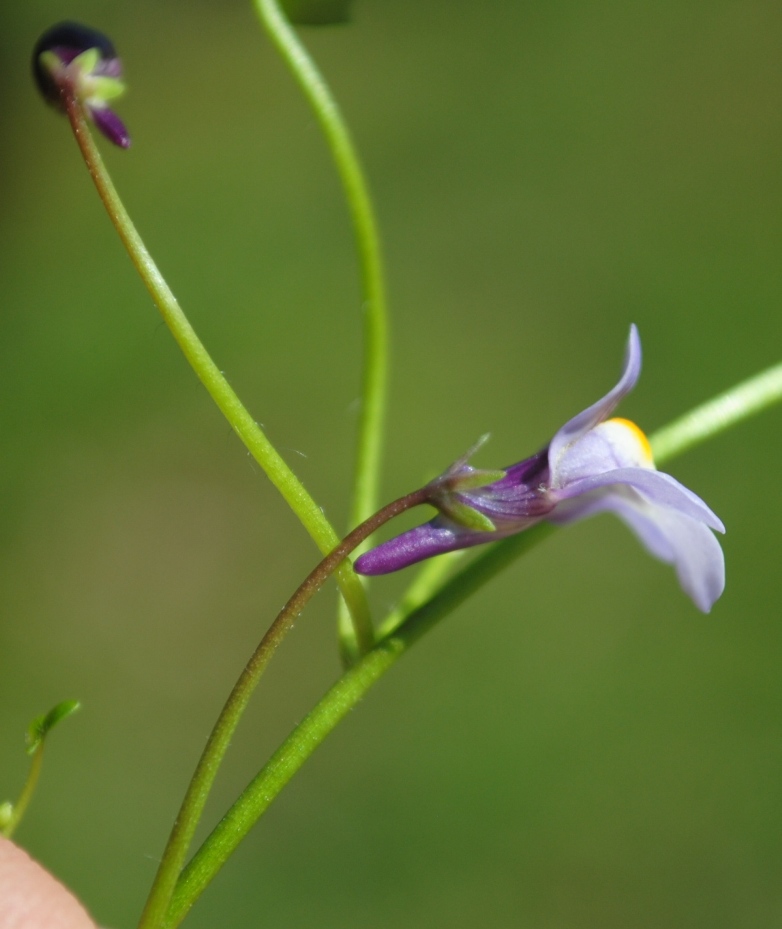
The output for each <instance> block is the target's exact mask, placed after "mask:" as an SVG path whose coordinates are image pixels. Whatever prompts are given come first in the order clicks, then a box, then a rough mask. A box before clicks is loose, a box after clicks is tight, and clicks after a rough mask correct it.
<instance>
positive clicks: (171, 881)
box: [139, 487, 429, 929]
mask: <svg viewBox="0 0 782 929" xmlns="http://www.w3.org/2000/svg"><path fill="white" fill-rule="evenodd" d="M428 497H429V489H428V488H427V487H424V488H422V489H421V490H417V491H414V492H413V493H411V494H407V495H406V496H404V497H400V498H399V499H398V500H395V501H394V502H393V503H389V504H388V505H387V506H384V507H383V508H382V509H381V510H379V511H378V512H377V513H375V514H374V515H373V516H371V517H370V518H369V519H367V520H365V521H364V522H363V523H362V524H361V525H360V526H358V527H357V528H356V529H354V530H353V532H351V533H350V534H349V535H348V536H346V537H345V538H344V539H343V540H342V541H341V542H340V543H339V545H337V547H336V548H335V549H334V550H333V551H332V552H330V554H328V555H327V556H326V557H325V558H324V559H323V560H322V561H321V562H320V564H318V565H317V567H315V568H314V569H313V570H312V571H311V572H310V574H309V575H308V576H307V577H306V578H305V580H304V581H303V582H302V583H301V584H300V586H299V587H298V589H297V590H296V592H295V593H294V594H293V596H292V597H291V598H290V599H289V600H288V602H287V603H286V604H285V606H284V607H283V608H282V610H280V612H279V613H278V614H277V617H276V619H275V620H274V622H273V623H272V624H271V626H270V627H269V629H268V630H267V632H266V634H265V635H264V637H263V639H262V640H261V642H260V644H259V645H258V648H257V649H256V650H255V652H254V653H253V656H252V657H251V658H250V660H249V661H248V662H247V665H246V667H245V669H244V671H242V673H241V675H240V677H239V680H238V681H237V682H236V684H235V685H234V688H233V690H232V691H231V694H230V695H229V697H228V700H227V701H226V703H225V706H224V707H223V710H222V712H221V714H220V717H219V718H218V720H217V723H216V724H215V727H214V729H213V730H212V733H211V735H210V736H209V739H208V740H207V743H206V747H205V748H204V751H203V753H202V755H201V758H200V760H199V762H198V765H197V767H196V770H195V773H194V774H193V777H192V780H191V781H190V784H189V786H188V789H187V793H186V794H185V798H184V800H183V802H182V806H181V808H180V810H179V814H178V815H177V818H176V821H175V823H174V828H173V829H172V831H171V836H170V838H169V840H168V844H167V846H166V849H165V851H164V853H163V857H162V859H161V862H160V866H159V868H158V873H157V875H156V877H155V882H154V884H153V885H152V889H151V891H150V895H149V898H148V900H147V904H146V906H145V908H144V913H143V914H142V917H141V922H140V923H139V929H157V927H158V926H160V925H161V924H163V919H164V916H165V914H166V911H167V909H168V907H169V903H170V901H171V896H172V894H173V892H174V888H175V886H176V883H177V879H178V878H179V875H180V873H181V871H182V865H183V864H184V861H185V856H186V855H187V850H188V848H189V847H190V843H191V841H192V839H193V835H194V833H195V830H196V827H197V826H198V822H199V820H200V819H201V814H202V813H203V810H204V806H205V805H206V801H207V798H208V796H209V793H210V791H211V789H212V786H213V784H214V781H215V778H216V776H217V772H218V769H219V767H220V764H221V763H222V760H223V758H224V757H225V753H226V752H227V751H228V746H229V745H230V742H231V739H232V737H233V734H234V732H235V731H236V727H237V726H238V725H239V720H240V719H241V717H242V715H243V713H244V711H245V709H246V708H247V704H248V703H249V701H250V697H251V696H252V694H253V692H254V691H255V688H256V687H257V686H258V682H259V681H260V679H261V676H262V675H263V672H264V671H265V670H266V666H267V665H268V664H269V661H270V660H271V658H272V655H273V654H274V653H275V651H276V650H277V649H278V648H279V646H280V644H281V643H282V641H283V639H284V638H285V636H286V635H287V634H288V632H289V631H290V629H291V628H292V626H293V623H294V621H295V619H296V618H297V617H298V616H299V614H300V613H301V611H302V610H303V609H304V607H305V606H306V605H307V603H308V602H309V601H310V599H311V598H312V597H313V596H314V595H315V593H316V592H317V591H318V590H320V588H321V587H322V586H323V584H324V583H325V582H326V580H327V579H328V578H329V577H330V576H331V575H332V574H333V573H334V571H335V570H336V569H337V568H338V567H339V565H340V564H341V563H342V561H344V559H345V558H346V557H347V556H348V555H349V554H350V553H351V552H352V551H353V550H354V549H355V548H356V547H357V546H358V545H360V544H361V543H362V542H363V541H364V540H365V539H366V538H368V537H369V536H370V535H371V534H372V533H373V532H375V531H376V530H377V529H378V528H379V527H380V526H382V525H383V524H384V523H386V522H388V520H390V519H393V518H394V517H395V516H398V515H399V514H400V513H403V512H404V511H405V510H409V509H410V508H411V507H414V506H420V505H421V504H423V503H426V502H427V499H428Z"/></svg>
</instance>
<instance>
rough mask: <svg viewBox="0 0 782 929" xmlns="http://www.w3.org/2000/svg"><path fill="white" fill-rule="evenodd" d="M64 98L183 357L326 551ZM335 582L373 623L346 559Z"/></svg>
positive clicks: (319, 517) (281, 464)
mask: <svg viewBox="0 0 782 929" xmlns="http://www.w3.org/2000/svg"><path fill="white" fill-rule="evenodd" d="M63 99H64V103H65V106H66V109H67V113H68V118H69V119H70V122H71V126H72V128H73V132H74V135H75V136H76V141H77V142H78V144H79V148H80V149H81V153H82V155H83V156H84V160H85V162H86V164H87V168H88V169H89V172H90V175H91V176H92V179H93V181H94V182H95V186H96V187H97V189H98V193H99V194H100V198H101V200H102V201H103V204H104V206H105V207H106V210H107V212H108V214H109V217H110V219H111V221H112V223H113V224H114V227H115V229H116V230H117V232H118V233H119V236H120V238H121V239H122V242H123V244H124V246H125V248H126V249H127V251H128V254H129V255H130V258H131V261H132V262H133V264H134V265H135V267H136V270H137V271H138V273H139V275H140V276H141V279H142V281H143V282H144V284H145V285H146V288H147V290H148V291H149V293H150V294H151V296H152V299H153V300H154V301H155V304H156V305H157V308H158V309H159V310H160V313H161V315H162V317H163V319H164V321H165V323H166V325H167V326H168V328H169V330H170V331H171V334H172V335H173V336H174V338H175V339H176V341H177V344H178V345H179V347H180V348H181V349H182V352H183V354H184V356H185V358H186V359H187V361H188V362H189V363H190V366H191V367H192V369H193V370H194V371H195V373H196V375H197V376H198V378H199V380H200V381H201V383H202V384H203V385H204V387H206V389H207V391H208V392H209V395H210V396H211V397H212V399H213V400H214V402H215V403H216V404H217V406H218V407H219V408H220V411H221V412H222V414H223V416H225V418H226V419H227V420H228V422H229V423H230V424H231V426H232V427H233V429H234V432H236V434H237V435H238V436H239V438H240V439H241V440H242V442H243V443H244V444H245V446H246V447H247V449H248V450H249V452H250V454H251V455H252V456H253V458H255V460H256V461H257V462H258V464H259V465H260V466H261V467H262V468H263V470H264V471H265V472H266V475H267V477H268V478H269V480H270V481H271V482H272V484H274V486H275V487H276V488H277V490H279V492H280V493H281V494H282V496H283V498H284V499H285V501H286V503H287V504H288V505H289V506H290V508H291V509H292V510H293V512H294V513H295V514H296V516H298V518H299V520H300V521H301V523H302V524H303V526H304V528H305V529H306V530H307V532H308V533H309V534H310V536H311V537H312V539H313V540H314V542H315V544H316V545H317V546H318V548H319V549H320V551H321V552H322V553H323V554H326V553H327V552H330V551H331V550H332V549H333V548H334V546H335V545H336V544H337V543H338V542H339V536H338V535H337V534H336V533H335V532H334V529H333V528H332V527H331V524H330V523H329V521H328V520H327V519H326V517H325V516H324V515H323V511H322V510H321V508H320V507H319V506H318V505H317V504H316V503H315V501H314V500H313V499H312V497H311V496H310V495H309V493H307V491H306V489H305V488H304V486H303V485H302V483H301V482H300V481H299V480H298V478H297V477H296V475H295V474H294V473H293V471H291V469H290V468H289V467H288V465H287V464H286V463H285V461H284V460H283V458H282V457H281V456H280V454H279V453H278V452H277V450H276V449H275V448H274V446H273V445H272V444H271V442H270V441H269V440H268V439H267V438H266V435H265V434H264V432H263V430H262V429H261V428H260V426H259V425H258V423H257V422H256V421H255V420H254V419H253V417H252V416H251V415H250V413H249V412H248V411H247V409H246V408H245V407H244V405H243V404H242V402H241V400H240V399H239V397H238V396H237V395H236V393H235V392H234V390H233V389H232V387H231V385H230V384H229V383H228V381H227V380H226V379H225V377H224V376H223V374H222V373H221V371H220V369H219V368H218V367H217V365H216V364H215V363H214V361H213V360H212V359H211V357H210V356H209V353H208V352H207V350H206V348H205V347H204V345H203V343H202V342H201V340H200V339H199V338H198V336H197V335H196V332H195V330H194V329H193V327H192V326H191V325H190V323H189V321H188V319H187V317H186V316H185V314H184V312H183V311H182V308H181V307H180V305H179V303H178V301H177V299H176V297H175V296H174V294H173V293H172V291H171V288H170V287H169V286H168V284H167V283H166V281H165V279H164V278H163V275H162V274H161V273H160V271H159V270H158V267H157V265H156V264H155V262H154V261H153V259H152V256H151V255H150V254H149V252H148V251H147V248H146V246H145V245H144V243H143V241H142V240H141V236H140V235H139V234H138V232H137V230H136V227H135V226H134V225H133V221H132V220H131V218H130V216H129V215H128V212H127V210H126V209H125V207H124V205H123V203H122V201H121V200H120V197H119V194H118V193H117V190H116V188H115V187H114V184H113V182H112V180H111V177H110V176H109V173H108V171H107V170H106V166H105V164H104V163H103V159H102V158H101V155H100V152H99V151H98V147H97V145H96V144H95V140H94V139H93V137H92V134H91V133H90V130H89V127H88V126H87V123H86V121H85V118H84V114H83V112H82V109H81V106H80V105H79V103H78V102H77V101H76V99H75V98H74V97H73V96H72V95H65V96H64V98H63ZM337 581H338V583H339V587H340V591H341V593H342V596H343V597H344V598H345V602H346V604H347V605H348V608H349V610H350V612H351V615H353V616H354V617H356V627H357V628H358V629H362V630H364V629H366V627H367V626H368V625H369V623H370V620H369V607H368V605H367V600H366V594H365V593H364V587H363V585H362V583H361V581H360V580H359V579H358V576H357V575H356V573H355V572H354V571H353V568H352V566H351V565H350V564H348V563H345V564H343V565H342V566H341V567H340V568H339V570H338V572H337ZM369 642H371V638H369V637H368V636H367V637H366V639H365V644H368V643H369Z"/></svg>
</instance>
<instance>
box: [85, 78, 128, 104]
mask: <svg viewBox="0 0 782 929" xmlns="http://www.w3.org/2000/svg"><path fill="white" fill-rule="evenodd" d="M126 90H127V87H126V86H125V84H124V83H123V82H122V81H120V80H119V79H118V78H116V77H94V78H92V79H91V80H90V97H98V98H99V99H100V100H116V98H117V97H121V96H122V95H123V94H124V93H125V91H126Z"/></svg>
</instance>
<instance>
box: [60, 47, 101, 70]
mask: <svg viewBox="0 0 782 929" xmlns="http://www.w3.org/2000/svg"><path fill="white" fill-rule="evenodd" d="M99 61H100V49H99V48H88V49H87V51H86V52H82V53H81V55H77V56H76V57H75V58H74V59H73V61H72V62H71V63H70V65H68V67H69V68H70V67H74V66H75V67H76V68H77V69H78V70H79V71H82V72H83V73H84V74H92V72H93V71H94V70H95V69H96V68H97V67H98V62H99Z"/></svg>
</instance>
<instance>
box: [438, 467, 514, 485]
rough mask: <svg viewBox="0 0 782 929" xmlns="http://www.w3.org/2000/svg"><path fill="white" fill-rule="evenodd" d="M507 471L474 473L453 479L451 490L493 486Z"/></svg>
mask: <svg viewBox="0 0 782 929" xmlns="http://www.w3.org/2000/svg"><path fill="white" fill-rule="evenodd" d="M507 473H508V472H507V471H499V470H498V471H481V470H478V469H476V470H475V471H472V472H470V473H469V474H465V475H464V476H462V475H459V477H456V478H453V483H452V484H451V487H452V489H453V490H473V489H475V488H476V487H485V486H486V485H487V484H494V483H496V482H497V481H501V480H502V479H503V478H504V477H505V476H506V474H507Z"/></svg>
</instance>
